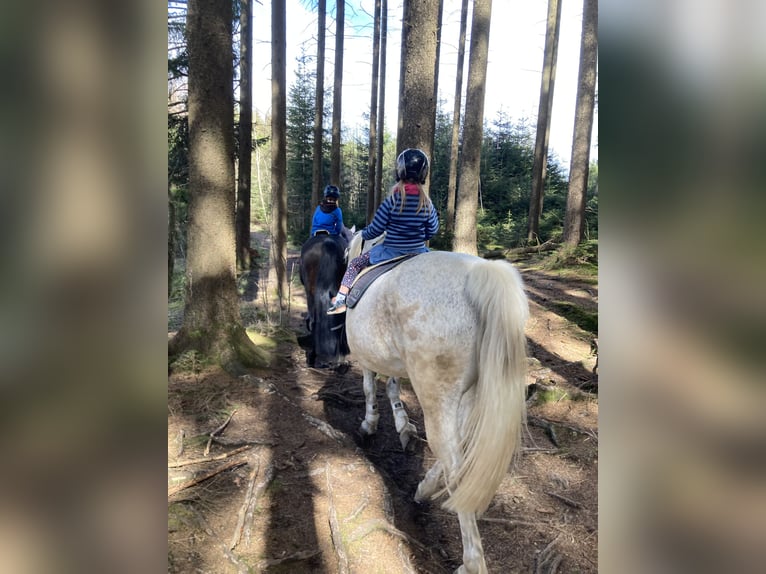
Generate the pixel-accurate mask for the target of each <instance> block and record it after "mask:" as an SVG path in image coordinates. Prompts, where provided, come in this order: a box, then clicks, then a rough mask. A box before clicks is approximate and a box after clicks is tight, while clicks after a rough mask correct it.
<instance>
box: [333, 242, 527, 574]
mask: <svg viewBox="0 0 766 574" xmlns="http://www.w3.org/2000/svg"><path fill="white" fill-rule="evenodd" d="M361 243H362V241H361V236H360V235H356V236H355V237H354V239H353V240H352V242H351V245H350V247H349V258H351V257H354V256H356V255H358V254H359V253H360V251H361ZM528 314H529V307H528V304H527V298H526V296H525V294H524V288H523V284H522V281H521V277H520V275H519V273H518V271H516V269H514V268H513V267H512V266H511V265H510V264H508V263H506V262H504V261H487V260H484V259H481V258H479V257H474V256H471V255H466V254H462V253H450V252H440V251H432V252H429V253H424V254H421V255H417V256H415V257H413V258H411V259H408V260H406V261H404V262H403V263H401V264H399V265H398V266H397V267H395V268H394V269H393V270H391V271H388V272H387V273H385V274H384V275H382V276H381V277H380V278H378V279H376V280H375V282H373V283H372V285H371V286H370V287H369V288H368V290H367V292H366V293H365V295H364V296H363V297H362V298H361V299H360V300H359V302H358V303H356V305H355V306H354V307H353V308H350V309H349V310H348V311H347V313H346V315H347V316H346V330H347V336H348V344H349V348H350V350H351V356H352V357H353V358H354V360H355V361H357V362H358V363H359V364H360V365H361V366H362V368H363V372H364V383H363V384H364V393H365V400H366V412H365V417H364V421H363V422H362V427H361V432H362V433H363V434H368V435H369V434H373V433H375V431H376V430H377V425H378V419H379V414H378V411H377V404H376V397H375V373H378V374H381V375H388V376H389V377H390V378H389V379H388V382H387V383H386V390H387V395H388V398H389V401H390V403H391V407H392V409H393V411H394V419H395V424H396V430H397V432H398V433H399V437H400V440H401V442H402V446H404V447H406V445H407V443H408V441H409V440H410V438H411V437H412V436H413V435H414V434H415V433H416V429H415V427H414V425H412V423H410V421H409V418H408V417H407V413H406V411H405V409H404V406H403V405H402V403H401V400H400V398H399V383H398V380H397V377H403V376H406V377H408V378H409V380H410V381H411V383H412V387H413V389H414V391H415V394H416V395H417V397H418V401H419V403H420V406H421V408H422V410H423V417H424V421H425V431H426V437H427V439H428V444H429V446H430V448H431V450H432V451H433V453H434V454H435V455H436V462H435V463H434V464H433V466H432V467H431V468H430V470H428V472H427V473H426V475H425V477H424V478H423V480H422V481H421V482H420V484H419V485H418V489H417V492H416V494H415V500H416V501H422V500H425V499H426V498H429V497H433V498H436V497H439V496H441V495H446V497H447V498H446V500H445V501H444V507H445V508H447V509H449V510H451V511H453V512H456V513H457V515H458V519H459V521H460V530H461V534H462V540H463V565H462V566H461V567H460V568H459V569H458V571H457V572H459V573H461V574H462V573H466V574H475V573H483V572H486V563H485V560H484V550H483V548H482V545H481V538H480V536H479V531H478V528H477V524H476V517H477V515H478V514H480V513H482V512H484V510H486V508H487V506H488V505H489V503H490V501H491V500H492V497H493V496H494V494H495V492H496V491H497V488H498V486H499V485H500V481H502V479H503V477H504V476H505V475H506V473H507V472H508V467H509V464H510V463H511V459H512V458H513V456H514V453H515V452H516V451H517V449H518V445H519V443H520V436H521V428H522V425H523V421H524V416H525V402H524V380H525V375H526V366H527V361H526V339H525V337H524V325H525V323H526V320H527V316H528Z"/></svg>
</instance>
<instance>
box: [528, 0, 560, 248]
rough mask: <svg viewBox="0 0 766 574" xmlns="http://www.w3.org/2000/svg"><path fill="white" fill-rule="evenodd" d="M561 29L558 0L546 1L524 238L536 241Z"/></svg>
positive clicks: (546, 162)
mask: <svg viewBox="0 0 766 574" xmlns="http://www.w3.org/2000/svg"><path fill="white" fill-rule="evenodd" d="M560 28H561V0H548V19H547V25H546V34H545V52H544V55H543V74H542V79H541V81H540V105H539V106H538V109H537V133H536V134H535V155H534V162H533V166H532V193H531V194H530V197H529V221H528V229H527V241H528V242H529V243H532V242H533V241H537V240H539V237H538V234H539V230H540V215H541V214H542V212H543V197H544V195H545V175H546V171H547V167H548V139H549V137H550V132H551V111H552V109H553V86H554V84H555V81H556V59H557V57H558V43H559V30H560Z"/></svg>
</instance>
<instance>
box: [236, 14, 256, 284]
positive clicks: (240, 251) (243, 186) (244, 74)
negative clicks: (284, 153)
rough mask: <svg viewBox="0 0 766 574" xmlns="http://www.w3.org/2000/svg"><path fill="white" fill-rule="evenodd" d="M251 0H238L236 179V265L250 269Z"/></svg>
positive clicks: (251, 148)
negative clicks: (237, 163)
mask: <svg viewBox="0 0 766 574" xmlns="http://www.w3.org/2000/svg"><path fill="white" fill-rule="evenodd" d="M250 2H251V0H240V19H239V70H240V72H239V74H240V84H239V154H238V159H239V174H238V178H237V180H238V181H237V215H236V228H237V232H236V236H237V264H238V265H239V270H240V271H248V270H249V269H250V196H251V168H252V157H253V90H252V78H253V57H252V54H253V33H252V27H251V25H250V24H251V22H252V13H251V4H250Z"/></svg>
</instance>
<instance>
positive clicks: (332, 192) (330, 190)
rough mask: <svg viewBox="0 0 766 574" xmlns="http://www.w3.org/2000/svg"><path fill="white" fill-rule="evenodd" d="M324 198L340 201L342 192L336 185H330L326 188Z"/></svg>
mask: <svg viewBox="0 0 766 574" xmlns="http://www.w3.org/2000/svg"><path fill="white" fill-rule="evenodd" d="M322 197H334V198H335V199H340V190H339V189H338V188H337V187H335V186H334V185H328V186H327V187H325V188H324V193H323V194H322Z"/></svg>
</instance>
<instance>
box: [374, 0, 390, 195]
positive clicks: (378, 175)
mask: <svg viewBox="0 0 766 574" xmlns="http://www.w3.org/2000/svg"><path fill="white" fill-rule="evenodd" d="M387 37H388V0H382V2H381V5H380V88H379V92H380V97H379V99H378V101H379V105H378V133H377V140H378V141H377V146H378V150H377V153H376V154H375V159H376V163H377V167H376V170H375V201H374V205H375V209H377V208H378V206H379V205H380V204H381V203H382V201H383V143H384V140H385V119H386V43H387V42H386V40H387Z"/></svg>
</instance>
